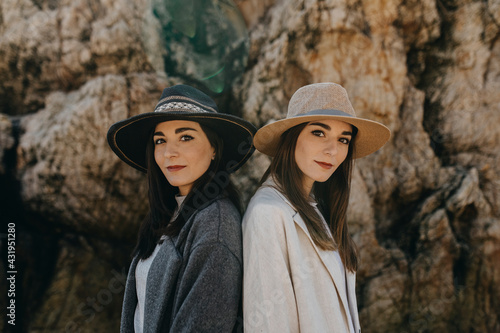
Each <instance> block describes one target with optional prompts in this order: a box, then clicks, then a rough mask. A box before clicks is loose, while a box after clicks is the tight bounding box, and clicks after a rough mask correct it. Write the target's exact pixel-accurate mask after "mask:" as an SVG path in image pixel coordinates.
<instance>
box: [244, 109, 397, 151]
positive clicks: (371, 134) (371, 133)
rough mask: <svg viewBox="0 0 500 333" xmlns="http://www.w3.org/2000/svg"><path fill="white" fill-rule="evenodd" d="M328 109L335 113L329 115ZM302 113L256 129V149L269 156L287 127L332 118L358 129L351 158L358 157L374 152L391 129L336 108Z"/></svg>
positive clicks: (276, 147)
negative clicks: (318, 112) (315, 112)
mask: <svg viewBox="0 0 500 333" xmlns="http://www.w3.org/2000/svg"><path fill="white" fill-rule="evenodd" d="M328 111H331V112H332V113H333V112H335V113H337V115H330V114H328ZM311 113H314V112H310V113H309V114H304V115H300V116H295V117H292V118H287V119H282V120H278V121H275V122H273V123H271V124H268V125H266V126H264V127H262V128H261V129H259V130H258V131H257V133H256V134H255V137H254V146H255V148H257V150H258V151H260V152H261V153H264V154H266V155H269V156H274V155H276V151H277V149H278V144H279V141H280V137H281V135H282V134H283V133H284V132H285V131H286V130H288V129H290V128H292V127H294V126H297V125H299V124H302V123H309V122H311V121H318V120H322V119H333V120H339V121H343V122H346V123H348V124H351V125H353V126H355V127H356V128H357V130H358V132H357V134H356V140H355V141H354V142H355V143H354V144H355V146H354V155H353V158H360V157H364V156H367V155H370V154H371V153H374V152H376V151H377V150H379V149H380V148H382V146H383V145H384V144H385V143H386V142H387V141H388V140H389V138H390V137H391V131H390V130H389V129H388V128H387V127H386V126H384V125H382V124H381V123H378V122H376V121H373V120H369V119H363V118H358V117H354V116H351V115H349V114H347V113H344V112H342V111H338V110H322V112H321V113H322V114H311Z"/></svg>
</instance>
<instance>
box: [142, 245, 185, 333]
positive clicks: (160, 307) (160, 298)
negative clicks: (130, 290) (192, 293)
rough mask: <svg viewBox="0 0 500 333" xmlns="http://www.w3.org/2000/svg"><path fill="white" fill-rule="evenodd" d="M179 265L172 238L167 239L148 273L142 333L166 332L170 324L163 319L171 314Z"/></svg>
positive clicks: (178, 257)
mask: <svg viewBox="0 0 500 333" xmlns="http://www.w3.org/2000/svg"><path fill="white" fill-rule="evenodd" d="M181 265H182V256H181V255H180V253H179V252H178V251H177V249H176V247H175V244H174V242H173V240H172V238H170V237H167V238H166V239H165V240H164V241H163V243H162V244H161V247H160V250H159V251H158V254H157V255H156V257H155V258H154V260H153V263H152V264H151V268H150V269H149V273H148V279H147V284H146V304H145V305H144V332H162V331H165V330H168V328H169V326H170V323H168V322H166V320H165V319H166V318H169V316H170V313H171V312H172V307H173V300H174V298H175V295H174V293H175V288H176V286H177V277H178V275H179V270H180V268H181ZM160 270H161V271H160ZM160 292H161V293H160ZM132 317H133V316H132ZM165 326H166V327H165Z"/></svg>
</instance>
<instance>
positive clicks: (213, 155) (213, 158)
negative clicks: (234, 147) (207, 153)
mask: <svg viewBox="0 0 500 333" xmlns="http://www.w3.org/2000/svg"><path fill="white" fill-rule="evenodd" d="M211 148H212V161H213V160H215V148H214V147H212V146H211Z"/></svg>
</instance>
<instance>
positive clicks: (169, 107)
mask: <svg viewBox="0 0 500 333" xmlns="http://www.w3.org/2000/svg"><path fill="white" fill-rule="evenodd" d="M172 99H175V101H171V102H168V101H169V100H172ZM179 100H181V101H179ZM182 100H184V101H182ZM166 102H167V103H166ZM194 103H195V102H194V101H193V100H191V99H189V98H185V97H183V96H169V97H167V98H164V99H162V100H160V101H159V102H158V104H157V105H156V108H155V111H154V112H168V111H188V112H208V113H212V112H215V113H217V111H215V110H214V109H212V108H210V107H207V106H206V108H202V107H199V106H198V105H196V104H194Z"/></svg>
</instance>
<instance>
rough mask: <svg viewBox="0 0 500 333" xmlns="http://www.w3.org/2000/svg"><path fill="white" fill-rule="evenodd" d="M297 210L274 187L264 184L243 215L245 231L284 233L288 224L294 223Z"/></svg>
mask: <svg viewBox="0 0 500 333" xmlns="http://www.w3.org/2000/svg"><path fill="white" fill-rule="evenodd" d="M295 214H296V211H295V210H294V209H293V208H292V206H291V205H290V203H289V202H288V200H286V198H285V197H284V196H283V195H282V194H281V193H280V192H279V191H278V190H277V189H276V188H274V187H270V186H263V187H261V188H259V189H258V190H257V192H256V193H255V195H254V196H253V197H252V199H251V200H250V203H249V204H248V208H247V210H246V212H245V216H244V217H243V232H244V233H245V232H247V233H248V232H250V231H252V230H254V231H256V232H258V233H259V234H261V233H274V232H278V233H283V232H284V229H286V228H285V227H286V225H287V224H293V223H294V222H293V217H294V215H295Z"/></svg>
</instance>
